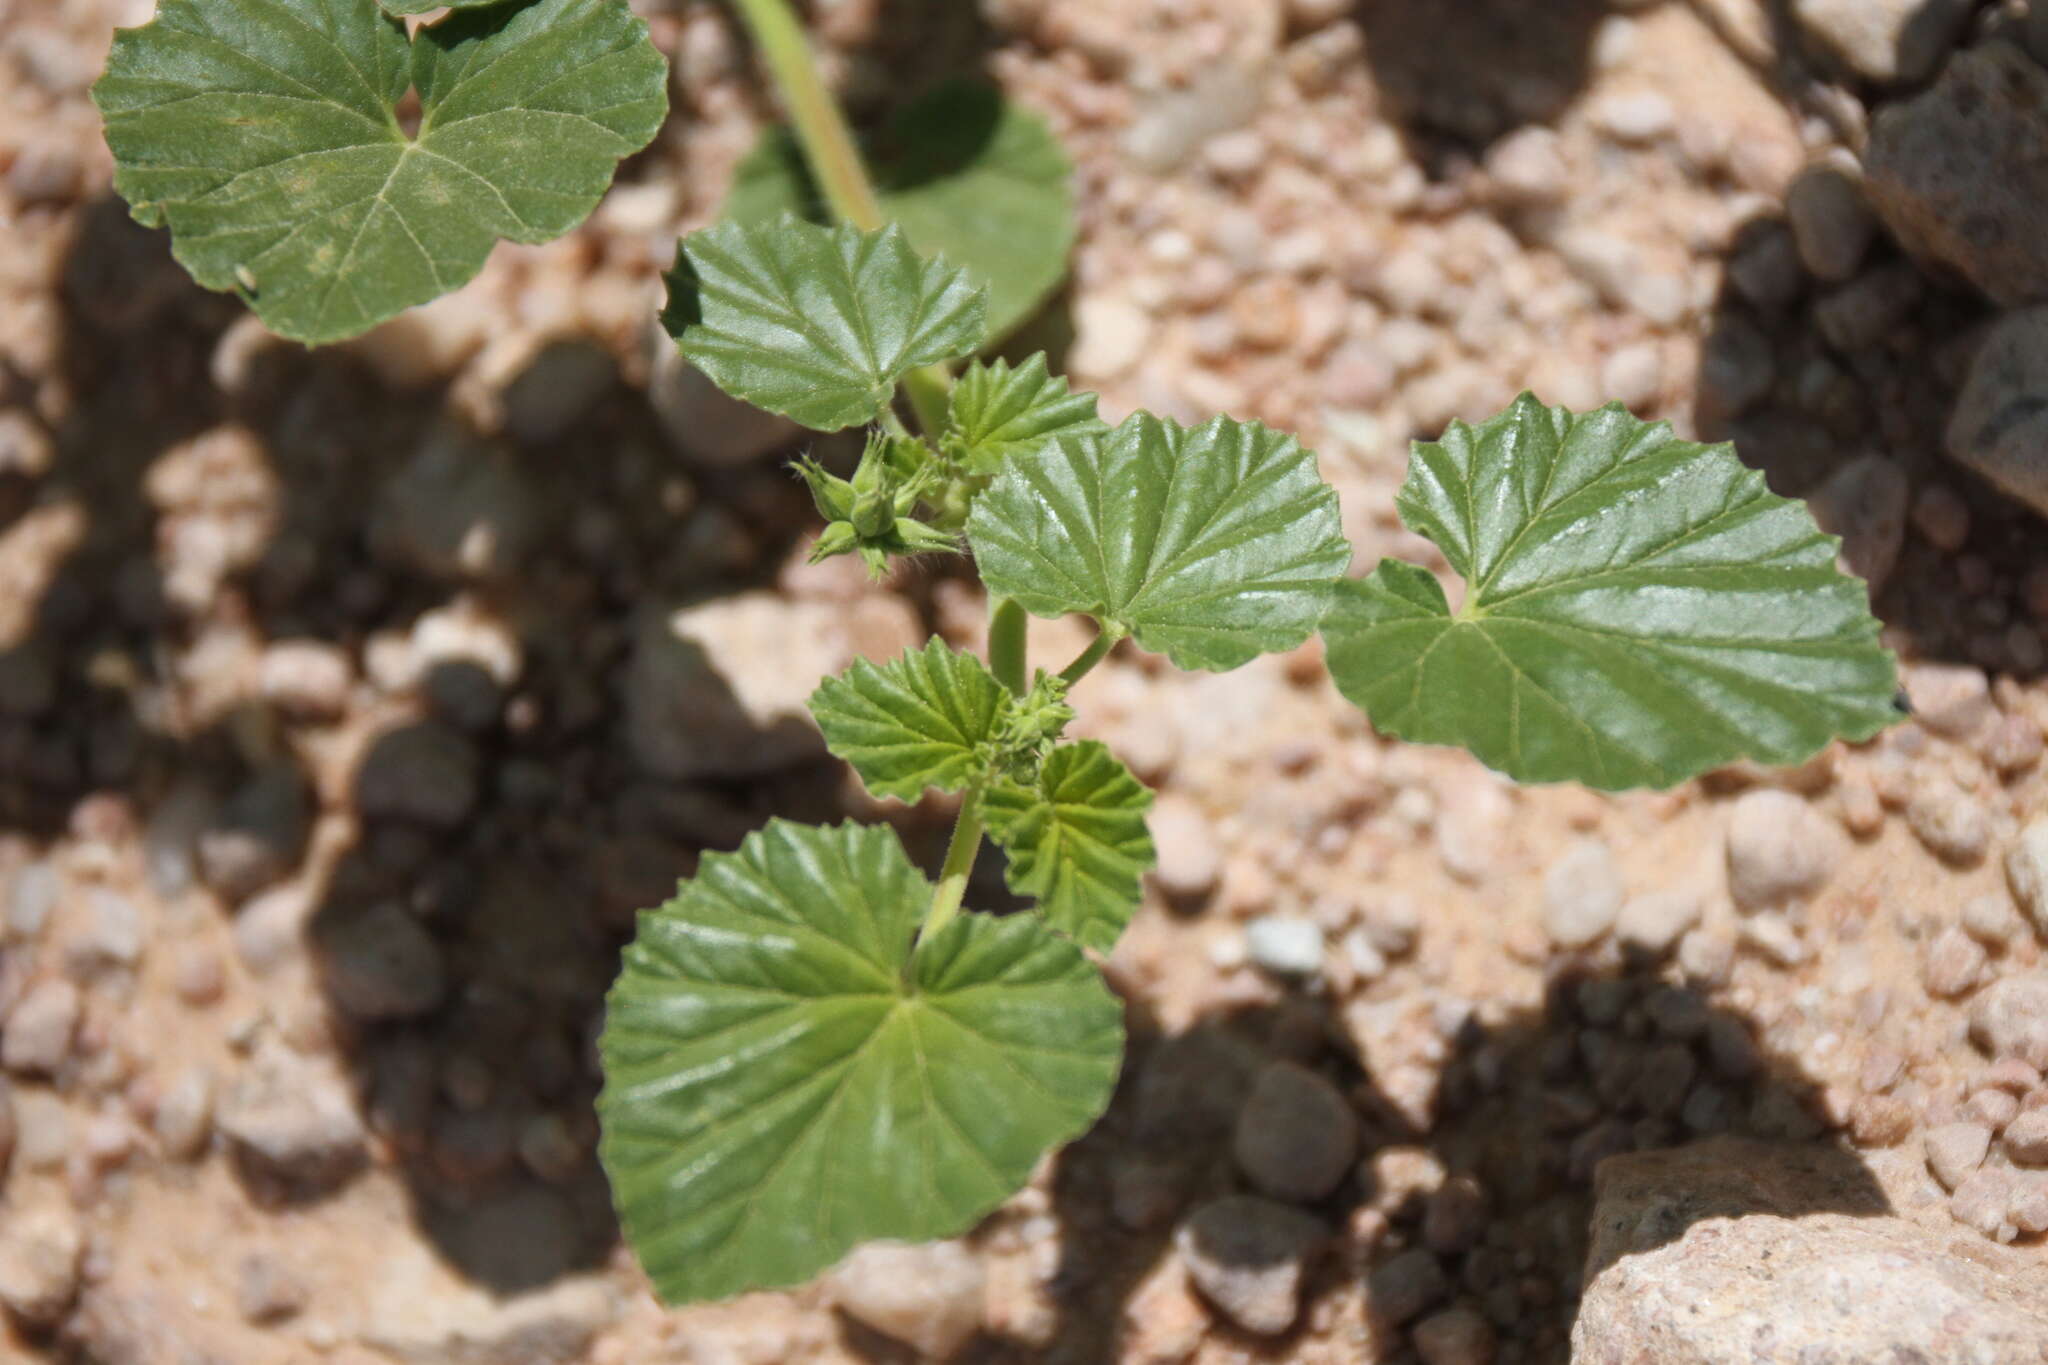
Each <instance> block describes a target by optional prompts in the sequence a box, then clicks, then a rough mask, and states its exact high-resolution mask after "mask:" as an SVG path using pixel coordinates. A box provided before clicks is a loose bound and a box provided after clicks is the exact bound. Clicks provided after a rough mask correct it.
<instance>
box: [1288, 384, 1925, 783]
mask: <svg viewBox="0 0 2048 1365" xmlns="http://www.w3.org/2000/svg"><path fill="white" fill-rule="evenodd" d="M1398 504H1399V507H1400V511H1401V517H1402V520H1403V521H1404V522H1406V523H1407V525H1408V526H1409V527H1410V528H1411V529H1413V530H1416V531H1418V532H1420V533H1421V534H1423V535H1425V536H1428V537H1429V538H1430V539H1431V540H1432V541H1434V542H1435V543H1436V544H1437V545H1438V546H1439V547H1441V548H1442V550H1443V552H1444V555H1445V557H1446V558H1447V559H1448V560H1449V561H1450V564H1451V567H1452V568H1453V569H1455V570H1456V571H1457V572H1458V573H1459V574H1460V575H1461V576H1462V577H1464V578H1465V579H1466V581H1467V584H1468V587H1467V602H1466V606H1465V607H1464V609H1463V610H1462V611H1461V612H1460V613H1459V614H1457V615H1455V616H1454V615H1453V614H1452V613H1451V610H1450V607H1449V603H1448V601H1447V599H1446V598H1445V595H1444V592H1443V589H1442V587H1441V586H1440V585H1439V584H1438V583H1437V581H1436V580H1435V579H1434V578H1433V577H1431V576H1430V575H1429V574H1428V573H1426V572H1424V571H1423V570H1421V569H1418V568H1416V567H1414V566H1413V565H1408V564H1401V563H1398V562H1395V561H1383V562H1382V563H1381V564H1380V565H1379V567H1378V568H1377V569H1376V570H1375V571H1374V573H1373V574H1372V575H1371V576H1370V577H1368V578H1365V579H1363V580H1360V581H1357V582H1350V583H1346V584H1345V585H1343V587H1342V589H1341V590H1340V592H1339V595H1338V599H1337V602H1336V603H1335V605H1334V606H1333V607H1332V608H1331V611H1330V615H1329V619H1328V621H1327V622H1326V623H1325V625H1324V628H1323V629H1324V634H1325V636H1326V638H1327V640H1328V644H1329V655H1328V660H1329V667H1330V672H1331V676H1332V677H1333V678H1334V679H1335V680H1336V683H1337V686H1338V687H1339V688H1340V689H1341V690H1342V691H1343V693H1344V695H1345V696H1347V697H1349V698H1350V699H1351V700H1352V701H1353V702H1355V703H1356V704H1358V705H1359V706H1361V707H1363V708H1364V709H1365V711H1366V712H1367V713H1368V714H1369V715H1370V717H1371V719H1372V722H1373V724H1374V725H1375V726H1376V727H1377V728H1378V729H1380V730H1382V731H1384V732H1386V733H1388V734H1390V735H1394V736H1397V737H1399V738H1402V739H1408V740H1414V741H1417V742H1421V743H1428V744H1456V745H1460V746H1463V747H1464V748H1467V749H1470V750H1471V751H1472V752H1473V753H1474V754H1476V755H1477V756H1478V757H1479V759H1480V760H1481V761H1482V762H1484V763H1486V764H1488V765H1489V766H1491V767H1493V768H1496V769H1498V770H1499V771H1501V772H1504V773H1506V774H1507V775H1508V776H1510V777H1513V778H1516V779H1518V780H1521V781H1525V782H1554V781H1578V782H1583V783H1586V784H1587V785H1589V786H1593V787H1599V788H1602V789H1604V790H1619V789H1622V788H1628V787H1638V786H1669V785H1672V784H1674V783H1677V782H1681V781H1683V780H1685V779H1686V778H1688V777H1692V776H1694V775H1696V774H1698V773H1701V772H1704V771H1706V770H1707V769H1710V768H1714V767H1717V766H1720V765H1722V764H1725V763H1729V762H1732V761H1734V760H1736V759H1738V758H1745V757H1747V758H1752V759H1755V760H1757V761H1759V762H1762V763H1768V764H1785V763H1797V762H1800V761H1802V760H1804V759H1806V758H1808V757H1810V756H1811V755H1812V754H1814V753H1815V752H1817V751H1818V750H1819V749H1820V748H1821V747H1822V746H1824V745H1825V744H1827V743H1828V742H1829V741H1830V740H1831V739H1833V738H1835V737H1837V736H1843V737H1847V738H1849V739H1867V738H1869V737H1870V736H1871V735H1873V734H1875V733H1876V732H1877V731H1878V730H1880V729H1882V728H1883V727H1884V726H1885V725H1887V724H1889V723H1890V722H1891V721H1892V720H1893V719H1895V718H1896V717H1895V714H1894V712H1893V710H1892V697H1893V695H1894V690H1895V688H1896V685H1897V683H1896V670H1895V666H1894V663H1893V660H1892V658H1891V656H1890V655H1889V654H1888V653H1887V652H1886V651H1885V650H1884V649H1883V648H1882V647H1881V646H1880V645H1879V643H1878V623H1877V622H1876V621H1875V620H1874V619H1873V618H1872V617H1871V615H1870V609H1869V598H1868V594H1867V592H1866V591H1865V589H1864V586H1863V584H1862V583H1861V582H1860V581H1858V580H1856V579H1854V578H1852V577H1849V576H1848V575H1845V574H1843V573H1842V572H1840V570H1839V569H1838V568H1837V567H1836V562H1835V556H1836V551H1837V542H1836V541H1835V540H1834V538H1833V537H1831V536H1827V535H1824V534H1822V533H1821V531H1820V530H1819V528H1818V527H1816V526H1815V525H1814V522H1813V518H1812V517H1811V516H1810V515H1809V514H1808V512H1807V511H1806V509H1805V508H1804V507H1803V506H1801V505H1800V504H1798V503H1796V502H1790V501H1787V500H1786V499H1784V498H1780V497H1777V496H1776V495H1774V494H1772V493H1771V492H1770V491H1769V490H1768V489H1766V488H1765V486H1764V480H1763V476H1762V475H1761V474H1759V473H1757V472H1756V471H1754V470H1750V469H1746V468H1744V467H1743V465H1742V464H1741V463H1740V461H1738V460H1737V459H1736V457H1735V454H1734V451H1733V450H1732V449H1731V448H1730V447H1728V446H1726V445H1719V446H1704V445H1697V444H1694V443H1692V442H1689V441H1682V440H1679V439H1678V438H1677V437H1675V436H1674V435H1673V434H1672V432H1671V429H1670V428H1669V427H1668V426H1667V425H1665V424H1663V423H1657V424H1649V423H1644V422H1641V421H1639V420H1637V419H1636V418H1634V417H1632V416H1630V415H1629V414H1628V412H1627V411H1626V410H1624V409H1623V408H1622V407H1620V405H1618V404H1615V405H1610V406H1608V407H1605V408H1602V409H1600V410H1599V411H1598V412H1594V413H1589V414H1586V415H1584V416H1574V415H1573V414H1572V413H1570V412H1568V411H1567V410H1565V409H1563V408H1546V407H1544V406H1543V405H1542V404H1541V403H1539V402H1538V401H1537V400H1536V399H1535V398H1533V397H1532V396H1530V395H1527V394H1524V395H1523V396H1522V397H1521V398H1520V399H1518V400H1517V401H1516V403H1515V405H1514V406H1513V407H1512V408H1510V409H1509V410H1508V411H1507V412H1506V413H1503V414H1502V415H1501V416H1499V417H1496V418H1494V419H1493V420H1492V421H1489V422H1486V423H1483V424H1481V425H1480V426H1477V427H1469V426H1466V425H1464V424H1463V423H1452V425H1451V428H1450V429H1449V430H1448V431H1447V432H1446V433H1445V434H1444V437H1443V439H1442V440H1441V441H1440V442H1435V443H1427V444H1424V443H1418V444H1417V445H1416V447H1415V456H1414V459H1413V461H1412V462H1411V465H1410V468H1409V475H1408V480H1407V482H1406V484H1404V485H1403V487H1402V490H1401V493H1400V496H1399V499H1398Z"/></svg>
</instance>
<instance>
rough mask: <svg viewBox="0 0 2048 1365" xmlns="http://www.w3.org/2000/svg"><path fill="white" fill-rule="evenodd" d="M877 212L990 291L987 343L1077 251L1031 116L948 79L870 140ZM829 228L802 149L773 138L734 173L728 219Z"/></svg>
mask: <svg viewBox="0 0 2048 1365" xmlns="http://www.w3.org/2000/svg"><path fill="white" fill-rule="evenodd" d="M867 153H868V159H869V161H870V162H871V163H872V165H873V167H874V174H875V182H876V193H877V195H878V196H879V197H880V199H881V201H882V209H883V212H885V213H887V214H888V215H889V217H890V219H891V220H892V221H894V222H897V223H900V224H902V226H903V230H904V232H905V233H907V234H909V237H910V241H911V244H912V245H914V246H915V247H916V248H917V249H918V250H919V251H921V252H923V253H924V254H926V255H928V256H944V257H945V258H946V259H947V260H949V261H952V262H953V263H954V264H955V265H958V266H961V267H962V268H964V269H965V270H966V271H967V272H968V274H969V275H970V276H972V277H973V279H974V281H975V283H977V284H980V285H983V286H985V287H986V288H987V289H988V293H989V298H988V330H989V340H991V341H997V340H1000V339H1002V338H1003V337H1005V336H1007V335H1008V334H1009V333H1010V332H1011V330H1012V329H1014V328H1015V327H1016V326H1017V325H1018V324H1019V323H1021V322H1023V321H1024V320H1025V319H1026V318H1028V317H1030V316H1031V314H1032V312H1033V311H1034V310H1036V309H1037V307H1038V305H1039V304H1041V303H1043V302H1044V301H1045V298H1046V296H1047V295H1048V294H1050V293H1051V292H1052V291H1053V289H1054V288H1055V287H1056V286H1057V285H1058V284H1059V282H1060V280H1061V279H1062V278H1063V277H1064V276H1065V275H1066V273H1067V257H1068V254H1069V253H1070V252H1071V251H1072V250H1073V247H1074V198H1073V190H1072V188H1071V187H1070V185H1069V183H1068V181H1069V178H1070V177H1071V176H1072V174H1073V167H1072V166H1071V165H1069V164H1068V162H1067V157H1066V153H1065V152H1063V151H1061V150H1060V145H1059V142H1058V141H1057V140H1056V139H1055V138H1054V137H1053V135H1052V133H1051V131H1050V130H1049V129H1048V128H1046V126H1045V124H1044V122H1043V121H1042V120H1040V119H1039V118H1038V116H1037V115H1035V114H1032V113H1030V112H1028V111H1027V110H1024V109H1021V108H1019V107H1017V106H1016V105H1014V104H1011V103H1009V102H1008V101H1006V100H1005V99H1004V98H1003V96H1002V94H1001V92H1000V91H997V90H993V89H991V88H989V87H988V86H986V85H982V84H980V83H978V82H971V81H949V82H947V83H945V84H943V85H940V86H939V87H937V88H936V89H934V90H933V91H931V92H930V93H929V94H927V95H924V96H922V97H920V98H919V99H916V100H914V101H912V102H911V103H910V104H909V105H907V106H906V107H905V108H904V109H903V110H902V112H901V113H900V114H898V115H897V116H896V117H895V118H894V119H893V120H891V121H890V123H889V126H888V127H887V128H886V129H884V130H883V131H882V133H881V134H880V135H879V136H878V137H876V138H873V139H871V140H870V142H869V145H868V147H867ZM786 212H787V213H797V214H802V215H804V216H805V217H809V218H812V219H814V220H815V221H818V222H823V221H825V209H824V205H823V203H822V201H821V200H820V197H819V195H818V191H817V188H816V186H815V185H814V184H813V182H812V180H811V176H810V172H809V170H808V168H807V167H806V165H805V163H804V158H803V150H802V149H801V148H800V147H799V146H798V145H797V143H796V139H795V138H794V137H792V136H791V134H790V132H789V130H788V129H787V128H772V129H770V130H769V131H768V132H767V133H766V134H765V135H763V137H762V139H761V141H760V143H759V144H758V145H756V146H755V148H754V150H753V151H752V152H751V153H749V154H748V155H747V158H746V159H745V160H744V161H742V162H741V163H740V166H739V169H738V171H737V172H736V173H735V175H734V178H733V186H732V193H731V196H730V197H729V198H728V199H727V200H726V205H725V214H726V216H727V217H728V218H731V219H734V220H735V221H738V222H744V223H760V222H770V221H773V220H774V219H775V218H777V217H779V216H780V215H782V214H783V213H786Z"/></svg>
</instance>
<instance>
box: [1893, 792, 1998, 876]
mask: <svg viewBox="0 0 2048 1365" xmlns="http://www.w3.org/2000/svg"><path fill="white" fill-rule="evenodd" d="M1906 823H1907V825H1909V826H1910V827H1911V828H1912V830H1913V833H1914V834H1915V835H1916V836H1917V837H1918V838H1919V840H1920V842H1921V843H1922V844H1924V845H1926V846H1927V851H1928V852H1930V853H1932V854H1934V855H1935V856H1936V857H1938V858H1941V859H1943V860H1945V861H1947V862H1951V863H1955V864H1958V865H1960V866H1968V865H1970V864H1972V863H1976V862H1979V861H1981V860H1982V859H1983V857H1984V854H1985V851H1986V850H1987V849H1988V848H1989V847H1990V845H1991V813H1990V812H1989V811H1987V810H1985V809H1984V804H1983V803H1982V802H1981V801H1978V800H1977V799H1976V798H1975V797H1972V796H1971V795H1969V793H1967V792H1964V791H1962V790H1960V789H1958V788H1957V787H1956V786H1955V785H1954V784H1952V783H1948V782H1936V783H1932V784H1929V785H1926V786H1923V787H1921V788H1920V789H1919V790H1917V791H1915V792H1914V793H1913V796H1912V799H1911V800H1909V801H1908V802H1907V803H1906Z"/></svg>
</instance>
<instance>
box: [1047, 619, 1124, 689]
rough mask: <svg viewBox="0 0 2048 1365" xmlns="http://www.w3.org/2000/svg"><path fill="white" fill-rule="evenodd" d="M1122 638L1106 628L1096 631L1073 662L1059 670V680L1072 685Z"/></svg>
mask: <svg viewBox="0 0 2048 1365" xmlns="http://www.w3.org/2000/svg"><path fill="white" fill-rule="evenodd" d="M1122 638H1123V637H1122V636H1119V635H1112V634H1110V633H1109V632H1108V631H1106V630H1105V631H1099V632H1097V634H1096V636H1095V638H1094V639H1093V640H1092V641H1090V642H1089V645H1088V648H1086V649H1084V650H1082V651H1081V652H1080V653H1079V654H1078V655H1076V656H1075V657H1074V662H1072V663H1070V664H1068V665H1067V666H1066V667H1065V668H1063V669H1061V670H1060V679H1061V681H1063V682H1065V683H1066V684H1067V686H1069V687H1072V686H1073V685H1074V684H1075V683H1077V682H1079V681H1081V679H1083V678H1085V677H1087V676H1088V671H1089V670H1090V669H1092V668H1094V667H1095V665H1097V664H1099V663H1101V662H1102V661H1103V659H1104V658H1106V657H1108V654H1109V651H1111V650H1112V649H1115V648H1116V642H1117V641H1118V640H1120V639H1122Z"/></svg>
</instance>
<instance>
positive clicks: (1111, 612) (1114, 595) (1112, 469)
mask: <svg viewBox="0 0 2048 1365" xmlns="http://www.w3.org/2000/svg"><path fill="white" fill-rule="evenodd" d="M967 539H968V542H969V544H970V545H972V547H973V549H974V554H975V558H976V560H977V561H978V562H979V564H980V567H981V575H982V578H983V580H984V581H985V582H986V583H987V584H988V587H989V591H990V592H991V593H993V594H996V595H998V596H1002V597H1008V598H1011V599H1012V600H1014V601H1015V602H1017V604H1018V605H1020V606H1022V607H1023V608H1024V609H1025V610H1026V611H1029V612H1032V613H1034V614H1036V615H1039V616H1062V615H1065V614H1067V613H1069V612H1082V613H1086V614H1088V615H1090V616H1093V617H1095V618H1096V619H1097V620H1098V621H1100V622H1101V623H1102V624H1103V625H1104V627H1105V628H1107V629H1111V630H1115V631H1119V632H1125V633H1129V634H1131V635H1133V636H1135V637H1136V638H1137V641H1138V643H1139V644H1141V645H1143V646H1144V647H1145V648H1147V649H1150V650H1155V651H1157V652H1159V653H1163V654H1165V655H1166V656H1167V657H1168V658H1170V659H1172V660H1173V661H1174V662H1175V663H1176V664H1179V665H1180V666H1181V667H1182V668H1207V669H1215V670H1218V671H1221V670H1223V669H1230V668H1235V667H1237V666H1238V665H1239V664H1242V663H1246V662H1248V661H1249V660H1251V659H1252V658H1254V657H1256V656H1257V655H1259V654H1261V653H1268V652H1272V651H1275V650H1283V649H1292V648H1293V647H1294V646H1296V645H1298V644H1300V643H1301V642H1302V641H1304V640H1306V639H1307V638H1308V637H1309V636H1310V635H1312V634H1314V633H1315V629H1316V627H1317V625H1318V624H1320V623H1321V621H1322V618H1323V611H1324V609H1325V607H1326V606H1327V605H1328V603H1329V600H1330V594H1331V591H1332V589H1333V587H1334V585H1335V582H1336V579H1337V577H1338V575H1340V574H1342V573H1343V572H1344V569H1345V566H1346V565H1348V564H1349V563H1350V562H1351V546H1350V544H1349V543H1348V542H1346V540H1345V539H1344V534H1343V530H1342V527H1341V526H1340V525H1339V522H1338V518H1337V495H1336V493H1335V492H1334V491H1333V490H1332V489H1331V488H1330V486H1329V485H1328V484H1326V483H1324V482H1323V480H1322V477H1321V476H1320V475H1319V474H1317V473H1316V460H1315V456H1313V455H1311V454H1310V453H1309V452H1308V451H1306V450H1303V449H1302V448H1301V446H1300V444H1299V443H1298V442H1296V441H1295V439H1294V438H1293V437H1292V436H1286V435H1282V434H1281V433H1279V432H1277V431H1273V430H1272V429H1270V428H1268V427H1265V426H1261V425H1260V424H1259V423H1257V422H1234V421H1231V420H1230V419H1229V418H1225V417H1218V418H1215V419H1214V420H1212V421H1210V422H1208V423H1206V424H1204V425H1202V426H1199V427H1196V428H1194V429H1193V430H1189V429H1187V428H1185V427H1181V426H1178V425H1176V424H1175V423H1173V422H1168V421H1164V420H1162V419H1160V418H1158V417H1154V416H1152V415H1151V414H1150V413H1143V412H1141V413H1138V414H1137V415H1135V416H1133V417H1131V418H1130V419H1129V420H1127V421H1125V422H1124V424H1123V425H1122V426H1119V427H1118V428H1116V430H1114V431H1113V432H1111V433H1110V434H1109V435H1108V436H1106V437H1104V438H1102V439H1099V440H1093V439H1072V438H1064V439H1060V440H1056V441H1054V442H1053V443H1051V444H1050V445H1048V446H1046V447H1045V448H1044V449H1043V450H1042V451H1040V452H1039V453H1038V454H1037V455H1036V456H1034V457H1033V458H1031V459H1028V460H1012V461H1010V462H1009V464H1008V465H1007V466H1006V467H1005V470H1004V473H1003V474H1002V476H1001V477H1000V478H998V479H997V480H996V481H995V482H994V483H993V484H991V485H990V486H989V489H988V491H987V492H985V493H983V494H982V495H981V497H980V498H978V499H977V500H976V501H975V504H974V513H973V515H972V516H971V517H970V518H969V519H968V523H967Z"/></svg>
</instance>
